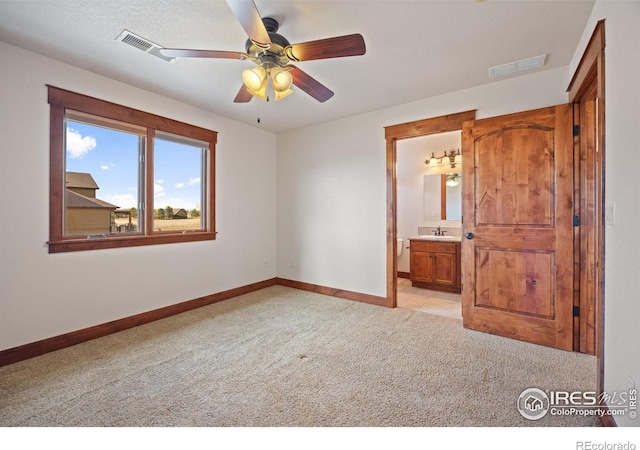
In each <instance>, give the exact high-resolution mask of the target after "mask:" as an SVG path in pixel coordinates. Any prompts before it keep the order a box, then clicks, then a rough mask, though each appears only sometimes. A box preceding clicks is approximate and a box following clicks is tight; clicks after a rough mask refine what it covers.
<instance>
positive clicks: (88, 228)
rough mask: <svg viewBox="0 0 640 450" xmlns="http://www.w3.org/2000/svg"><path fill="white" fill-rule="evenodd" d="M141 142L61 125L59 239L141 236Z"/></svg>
mask: <svg viewBox="0 0 640 450" xmlns="http://www.w3.org/2000/svg"><path fill="white" fill-rule="evenodd" d="M143 145H144V137H142V136H140V135H138V134H134V133H129V132H124V131H120V130H115V129H111V128H104V127H99V126H95V125H89V124H86V123H81V122H76V121H73V120H67V121H66V140H65V147H66V149H65V153H66V158H65V166H66V190H65V219H64V223H65V235H66V236H90V235H94V236H95V237H101V236H102V235H105V236H108V235H113V234H121V233H137V232H140V231H141V230H142V216H143V214H138V207H139V205H140V198H139V195H140V175H139V174H140V169H139V164H138V161H139V154H140V149H141V146H143Z"/></svg>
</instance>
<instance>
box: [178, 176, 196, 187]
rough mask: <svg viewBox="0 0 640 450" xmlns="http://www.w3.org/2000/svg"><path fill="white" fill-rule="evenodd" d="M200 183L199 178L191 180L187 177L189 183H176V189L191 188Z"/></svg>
mask: <svg viewBox="0 0 640 450" xmlns="http://www.w3.org/2000/svg"><path fill="white" fill-rule="evenodd" d="M199 183H200V177H197V178H191V177H189V181H186V182H185V181H180V182H178V183H176V189H182V188H183V187H185V186H193V185H194V184H199Z"/></svg>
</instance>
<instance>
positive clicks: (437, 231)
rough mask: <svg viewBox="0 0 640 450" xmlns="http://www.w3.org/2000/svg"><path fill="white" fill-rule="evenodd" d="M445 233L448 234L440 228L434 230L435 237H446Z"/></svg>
mask: <svg viewBox="0 0 640 450" xmlns="http://www.w3.org/2000/svg"><path fill="white" fill-rule="evenodd" d="M445 233H446V231H445V230H441V229H440V227H438V228H436V229H435V230H433V234H434V236H444V234H445Z"/></svg>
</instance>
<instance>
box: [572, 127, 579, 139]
mask: <svg viewBox="0 0 640 450" xmlns="http://www.w3.org/2000/svg"><path fill="white" fill-rule="evenodd" d="M576 136H580V125H574V126H573V137H576Z"/></svg>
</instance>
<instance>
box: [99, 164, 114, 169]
mask: <svg viewBox="0 0 640 450" xmlns="http://www.w3.org/2000/svg"><path fill="white" fill-rule="evenodd" d="M115 166H116V165H115V164H114V163H106V162H101V163H100V168H101V169H102V170H109V169H110V168H112V167H115Z"/></svg>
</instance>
